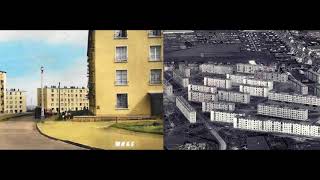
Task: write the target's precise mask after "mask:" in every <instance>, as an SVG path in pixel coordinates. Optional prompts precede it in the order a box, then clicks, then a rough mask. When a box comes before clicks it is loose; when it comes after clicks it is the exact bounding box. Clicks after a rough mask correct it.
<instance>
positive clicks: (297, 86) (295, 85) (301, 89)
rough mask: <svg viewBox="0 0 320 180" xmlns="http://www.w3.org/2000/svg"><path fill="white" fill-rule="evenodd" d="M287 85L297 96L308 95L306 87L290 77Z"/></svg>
mask: <svg viewBox="0 0 320 180" xmlns="http://www.w3.org/2000/svg"><path fill="white" fill-rule="evenodd" d="M288 83H289V84H290V85H291V86H292V88H293V89H294V90H295V91H296V92H297V93H299V94H303V95H307V94H308V91H309V89H308V86H307V85H305V84H303V83H302V82H300V81H298V80H297V79H295V78H294V77H292V76H289V81H288Z"/></svg>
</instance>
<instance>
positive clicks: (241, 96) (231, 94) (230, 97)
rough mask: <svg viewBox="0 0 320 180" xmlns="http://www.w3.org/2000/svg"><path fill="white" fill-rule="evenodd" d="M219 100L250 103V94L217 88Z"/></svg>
mask: <svg viewBox="0 0 320 180" xmlns="http://www.w3.org/2000/svg"><path fill="white" fill-rule="evenodd" d="M218 99H219V101H229V102H235V103H243V104H249V103H250V94H249V93H242V92H237V91H227V90H218Z"/></svg>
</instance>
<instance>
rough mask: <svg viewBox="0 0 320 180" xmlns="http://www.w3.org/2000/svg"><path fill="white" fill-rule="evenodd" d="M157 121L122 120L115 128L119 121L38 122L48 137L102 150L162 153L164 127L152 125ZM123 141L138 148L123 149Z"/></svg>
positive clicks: (125, 147)
mask: <svg viewBox="0 0 320 180" xmlns="http://www.w3.org/2000/svg"><path fill="white" fill-rule="evenodd" d="M154 122H157V121H155V120H154V121H150V120H148V121H132V120H131V121H121V122H119V123H118V124H117V125H115V124H116V122H115V121H108V122H72V121H52V120H50V121H45V122H43V123H38V128H39V130H40V131H41V132H42V133H44V134H46V135H48V136H51V137H54V138H57V139H61V140H68V141H71V142H76V143H79V144H83V145H87V146H91V147H95V148H100V149H106V150H116V149H125V150H143V149H146V150H162V149H163V135H161V134H160V133H159V132H160V130H159V129H160V127H161V128H162V125H158V126H152V125H151V124H150V123H154ZM128 129H129V130H128ZM138 131H140V132H138ZM141 131H144V132H141ZM146 132H151V133H146ZM119 142H130V143H131V142H134V145H133V146H131V145H132V144H131V145H130V146H119ZM130 143H129V144H130Z"/></svg>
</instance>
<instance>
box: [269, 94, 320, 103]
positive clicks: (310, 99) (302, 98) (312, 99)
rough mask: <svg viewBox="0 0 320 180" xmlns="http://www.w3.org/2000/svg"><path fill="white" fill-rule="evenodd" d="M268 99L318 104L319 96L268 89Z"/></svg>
mask: <svg viewBox="0 0 320 180" xmlns="http://www.w3.org/2000/svg"><path fill="white" fill-rule="evenodd" d="M268 99H269V100H273V101H282V102H289V103H297V104H305V105H312V106H320V97H318V96H311V95H301V94H289V93H281V92H280V93H279V92H275V91H270V92H269V95H268Z"/></svg>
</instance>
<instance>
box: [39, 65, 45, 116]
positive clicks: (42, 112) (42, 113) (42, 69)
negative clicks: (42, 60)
mask: <svg viewBox="0 0 320 180" xmlns="http://www.w3.org/2000/svg"><path fill="white" fill-rule="evenodd" d="M40 70H41V120H43V119H44V118H45V117H44V100H43V71H44V68H43V66H41V68H40Z"/></svg>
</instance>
